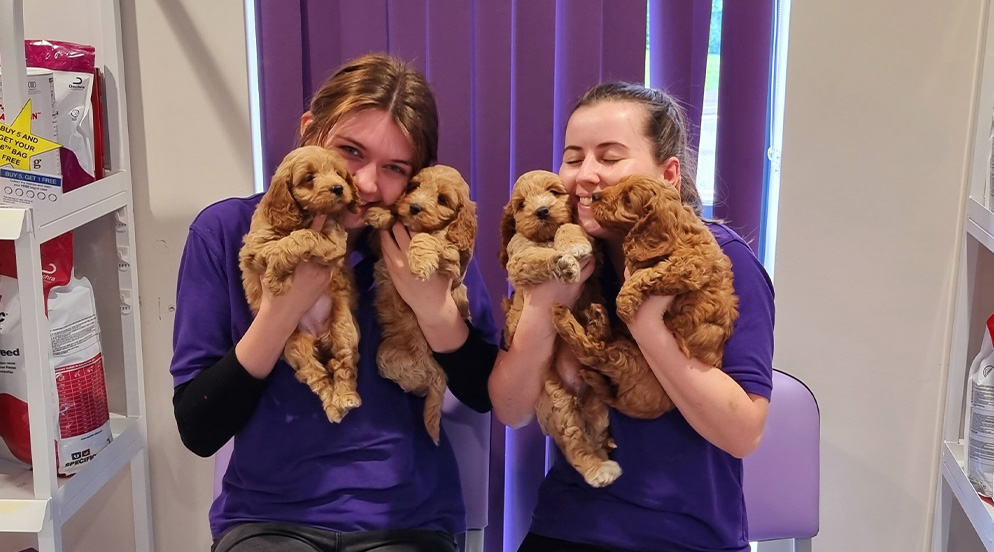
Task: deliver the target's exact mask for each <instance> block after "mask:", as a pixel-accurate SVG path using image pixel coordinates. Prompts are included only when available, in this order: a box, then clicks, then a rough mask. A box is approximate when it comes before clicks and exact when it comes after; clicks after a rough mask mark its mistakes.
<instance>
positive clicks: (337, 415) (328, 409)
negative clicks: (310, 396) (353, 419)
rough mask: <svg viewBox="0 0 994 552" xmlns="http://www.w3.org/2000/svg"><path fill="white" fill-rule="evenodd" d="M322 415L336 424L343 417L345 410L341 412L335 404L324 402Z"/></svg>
mask: <svg viewBox="0 0 994 552" xmlns="http://www.w3.org/2000/svg"><path fill="white" fill-rule="evenodd" d="M324 415H325V416H327V417H328V421H329V422H331V423H333V424H337V423H339V422H341V421H342V419H343V418H345V412H342V410H341V409H339V408H338V407H337V406H334V405H331V404H326V405H324Z"/></svg>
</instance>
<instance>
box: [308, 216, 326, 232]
mask: <svg viewBox="0 0 994 552" xmlns="http://www.w3.org/2000/svg"><path fill="white" fill-rule="evenodd" d="M327 219H328V215H315V216H314V220H313V221H311V230H315V231H317V232H320V231H321V229H322V228H324V222H325V221H326V220H327Z"/></svg>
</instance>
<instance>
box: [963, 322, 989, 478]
mask: <svg viewBox="0 0 994 552" xmlns="http://www.w3.org/2000/svg"><path fill="white" fill-rule="evenodd" d="M992 335H994V315H991V317H990V318H988V319H987V329H986V330H985V331H984V342H983V344H982V345H981V346H980V353H979V354H977V356H976V358H974V360H973V364H972V365H970V381H969V385H968V386H967V388H968V393H969V398H968V401H969V411H968V414H969V417H968V419H967V431H966V440H967V458H966V473H967V476H968V477H969V478H970V482H971V483H973V487H974V488H975V489H976V490H977V492H978V493H980V494H981V495H983V496H987V497H990V496H992V495H994V341H991V336H992Z"/></svg>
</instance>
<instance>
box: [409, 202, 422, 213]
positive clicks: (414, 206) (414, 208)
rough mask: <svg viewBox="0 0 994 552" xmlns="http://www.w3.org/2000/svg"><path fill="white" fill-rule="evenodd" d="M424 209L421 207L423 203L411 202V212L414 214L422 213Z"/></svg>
mask: <svg viewBox="0 0 994 552" xmlns="http://www.w3.org/2000/svg"><path fill="white" fill-rule="evenodd" d="M422 210H423V209H422V208H421V205H418V204H417V203H412V204H411V214H412V215H416V214H418V213H420V212H421V211H422Z"/></svg>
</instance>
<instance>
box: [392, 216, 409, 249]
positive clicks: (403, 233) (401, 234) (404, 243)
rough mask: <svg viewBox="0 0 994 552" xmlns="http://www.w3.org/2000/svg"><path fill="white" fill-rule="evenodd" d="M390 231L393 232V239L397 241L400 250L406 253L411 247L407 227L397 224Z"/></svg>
mask: <svg viewBox="0 0 994 552" xmlns="http://www.w3.org/2000/svg"><path fill="white" fill-rule="evenodd" d="M391 230H393V238H394V239H395V240H397V245H398V246H399V247H400V250H401V251H407V248H408V247H409V246H410V245H411V234H410V232H408V230H407V227H406V226H404V225H403V224H401V223H399V222H397V223H394V225H393V228H392V229H391Z"/></svg>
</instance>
